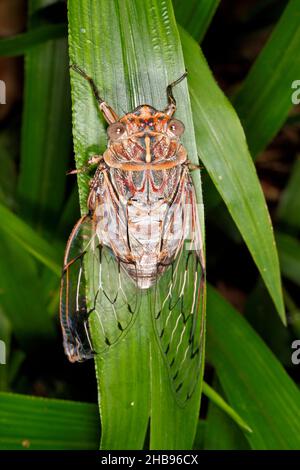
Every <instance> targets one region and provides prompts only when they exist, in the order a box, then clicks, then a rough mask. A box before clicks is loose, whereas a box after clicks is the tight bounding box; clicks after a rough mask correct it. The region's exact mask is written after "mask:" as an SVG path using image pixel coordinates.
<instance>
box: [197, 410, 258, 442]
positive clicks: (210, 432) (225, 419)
mask: <svg viewBox="0 0 300 470" xmlns="http://www.w3.org/2000/svg"><path fill="white" fill-rule="evenodd" d="M203 441H204V442H203V448H204V449H205V450H249V449H250V446H249V444H248V442H247V441H246V439H245V437H244V435H243V433H242V432H241V430H240V428H238V426H237V425H236V424H235V423H234V422H233V421H232V419H230V418H229V416H228V415H226V414H225V413H224V412H223V411H222V410H221V409H220V408H218V407H217V406H216V405H214V404H213V403H210V404H209V408H208V414H207V418H206V426H205V434H204V439H203Z"/></svg>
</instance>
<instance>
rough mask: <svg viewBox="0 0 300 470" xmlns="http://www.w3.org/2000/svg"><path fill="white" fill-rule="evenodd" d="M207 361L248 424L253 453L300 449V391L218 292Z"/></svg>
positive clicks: (211, 310)
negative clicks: (265, 450)
mask: <svg viewBox="0 0 300 470" xmlns="http://www.w3.org/2000/svg"><path fill="white" fill-rule="evenodd" d="M207 312H208V314H207V318H208V322H207V331H208V334H207V336H208V345H207V348H208V357H209V360H210V361H211V362H212V363H213V365H214V367H215V368H216V372H217V375H218V378H219V380H220V383H221V386H222V389H223V390H224V392H225V394H226V397H227V398H228V401H229V403H230V404H231V406H232V407H233V408H234V409H235V410H236V411H237V412H238V413H239V414H240V415H241V417H242V418H243V419H245V420H246V422H247V423H248V424H249V426H250V427H251V429H252V430H253V433H251V434H249V433H246V434H245V437H246V438H247V440H248V441H249V443H250V445H251V447H252V448H253V449H277V450H278V449H299V446H300V392H299V390H298V388H297V386H296V385H295V383H294V382H293V381H292V380H291V379H290V377H289V376H288V375H287V373H286V372H285V370H284V369H283V367H282V366H281V364H280V363H279V361H278V360H277V359H276V358H275V356H274V355H273V354H272V352H271V351H270V350H269V349H268V347H267V346H266V345H265V344H264V342H263V341H262V340H261V339H260V337H259V336H258V335H257V334H256V333H255V331H254V330H253V329H252V328H251V327H250V326H249V324H247V322H246V320H245V319H244V318H243V317H242V316H241V315H240V314H239V313H238V312H236V311H235V310H234V309H233V307H231V306H230V305H229V304H228V303H227V302H226V301H225V300H224V299H223V298H222V297H221V296H220V295H219V294H217V292H216V291H215V290H214V289H213V288H209V290H208V303H207Z"/></svg>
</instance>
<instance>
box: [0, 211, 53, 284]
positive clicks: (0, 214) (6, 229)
mask: <svg viewBox="0 0 300 470" xmlns="http://www.w3.org/2000/svg"><path fill="white" fill-rule="evenodd" d="M0 219H1V221H2V223H1V225H0V231H2V232H3V233H6V234H7V235H9V237H10V238H11V239H13V240H14V241H15V242H16V243H18V245H19V246H20V247H22V248H23V249H24V250H25V251H27V252H28V253H30V254H31V255H32V256H34V257H35V258H36V259H37V260H38V261H40V262H41V263H43V264H44V265H45V266H47V267H48V268H49V269H51V271H53V272H54V273H55V274H56V275H57V276H60V273H61V267H60V261H61V254H60V252H59V251H58V250H56V249H55V248H53V246H52V245H50V244H49V243H48V242H47V241H46V240H45V239H43V238H42V237H41V236H40V235H39V234H38V233H37V232H35V231H34V230H33V229H32V228H31V227H30V226H29V225H28V224H26V222H24V221H23V220H22V219H21V218H20V217H18V216H17V215H16V214H14V213H13V212H11V211H10V210H9V209H7V208H6V207H5V206H3V205H2V204H0Z"/></svg>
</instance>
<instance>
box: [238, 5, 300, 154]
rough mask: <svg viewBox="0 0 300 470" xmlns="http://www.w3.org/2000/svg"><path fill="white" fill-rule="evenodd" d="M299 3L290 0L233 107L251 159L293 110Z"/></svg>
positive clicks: (299, 65)
mask: <svg viewBox="0 0 300 470" xmlns="http://www.w3.org/2000/svg"><path fill="white" fill-rule="evenodd" d="M299 49H300V3H299V0H290V1H289V3H288V5H287V7H286V9H285V11H284V12H283V14H282V16H281V18H280V21H279V22H278V23H277V25H276V27H275V28H274V31H273V32H272V34H271V37H270V39H269V41H268V42H267V44H266V46H265V47H264V48H263V49H262V51H261V53H260V54H259V56H258V58H257V60H256V61H255V63H254V65H253V66H252V68H251V70H250V72H249V74H248V75H247V78H246V80H245V81H244V83H243V85H242V87H241V89H240V90H239V92H238V93H237V95H236V96H235V98H234V106H235V108H236V110H237V112H238V114H239V116H240V118H241V120H242V124H243V127H244V129H245V133H246V136H247V140H248V144H249V147H250V151H251V154H252V156H253V157H255V156H256V155H257V154H258V153H259V152H261V151H262V150H263V149H264V148H265V147H266V146H267V144H268V143H269V142H270V141H271V140H272V138H273V137H274V135H275V134H276V133H277V132H278V131H279V129H280V128H281V127H282V125H283V124H284V122H285V120H286V118H287V116H288V113H289V111H290V109H291V108H292V107H293V102H292V94H293V92H294V91H295V90H293V89H292V84H293V82H294V81H295V80H296V79H298V78H299V76H300V58H299Z"/></svg>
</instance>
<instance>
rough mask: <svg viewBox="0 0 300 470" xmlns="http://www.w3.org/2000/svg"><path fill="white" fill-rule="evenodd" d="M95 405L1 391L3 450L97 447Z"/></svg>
mask: <svg viewBox="0 0 300 470" xmlns="http://www.w3.org/2000/svg"><path fill="white" fill-rule="evenodd" d="M98 442H99V417H98V414H97V407H96V405H92V404H89V403H79V402H72V401H64V400H53V399H52V400H49V399H46V398H36V397H31V396H25V395H17V394H10V393H0V449H1V450H22V449H30V450H76V449H77V450H87V449H97V444H98Z"/></svg>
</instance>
